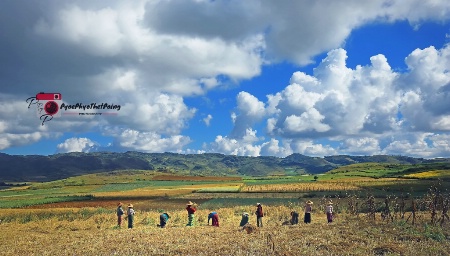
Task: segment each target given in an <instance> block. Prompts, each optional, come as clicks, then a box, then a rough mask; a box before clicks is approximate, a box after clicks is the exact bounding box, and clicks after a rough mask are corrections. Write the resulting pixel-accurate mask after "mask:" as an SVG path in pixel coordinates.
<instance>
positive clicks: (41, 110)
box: [36, 92, 62, 117]
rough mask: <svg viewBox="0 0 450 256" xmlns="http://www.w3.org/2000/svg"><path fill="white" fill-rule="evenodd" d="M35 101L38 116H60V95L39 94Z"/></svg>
mask: <svg viewBox="0 0 450 256" xmlns="http://www.w3.org/2000/svg"><path fill="white" fill-rule="evenodd" d="M36 100H37V105H38V108H37V109H38V116H42V115H50V116H52V117H54V116H60V115H61V112H59V106H60V104H61V100H62V97H61V93H44V92H40V93H38V94H36Z"/></svg>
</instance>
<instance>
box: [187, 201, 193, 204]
mask: <svg viewBox="0 0 450 256" xmlns="http://www.w3.org/2000/svg"><path fill="white" fill-rule="evenodd" d="M186 205H194V203H193V202H191V201H189V203H187V204H186Z"/></svg>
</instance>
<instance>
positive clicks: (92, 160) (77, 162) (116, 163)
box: [0, 151, 450, 182]
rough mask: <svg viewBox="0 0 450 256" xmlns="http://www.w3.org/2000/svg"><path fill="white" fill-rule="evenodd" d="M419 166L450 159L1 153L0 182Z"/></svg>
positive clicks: (263, 174) (314, 171) (303, 171)
mask: <svg viewBox="0 0 450 256" xmlns="http://www.w3.org/2000/svg"><path fill="white" fill-rule="evenodd" d="M365 162H376V163H392V164H411V165H413V164H421V163H435V162H450V158H436V159H424V158H413V157H408V156H389V155H374V156H350V155H336V156H325V157H309V156H305V155H302V154H292V155H290V156H287V157H284V158H279V157H273V156H259V157H249V156H235V155H223V154H217V153H205V154H177V153H142V152H135V151H129V152H124V153H116V152H92V153H79V152H76V153H75V152H74V153H64V154H54V155H49V156H42V155H8V154H4V153H0V181H7V182H23V181H51V180H57V179H64V178H68V177H72V176H77V175H83V174H90V173H99V172H106V171H116V170H130V169H131V170H157V171H161V172H167V173H178V174H185V175H205V176H206V175H213V176H219V175H220V176H223V175H228V176H230V175H233V176H235V175H248V176H268V175H299V174H318V173H324V172H327V171H330V170H332V169H335V168H337V167H340V166H344V165H350V164H354V163H365Z"/></svg>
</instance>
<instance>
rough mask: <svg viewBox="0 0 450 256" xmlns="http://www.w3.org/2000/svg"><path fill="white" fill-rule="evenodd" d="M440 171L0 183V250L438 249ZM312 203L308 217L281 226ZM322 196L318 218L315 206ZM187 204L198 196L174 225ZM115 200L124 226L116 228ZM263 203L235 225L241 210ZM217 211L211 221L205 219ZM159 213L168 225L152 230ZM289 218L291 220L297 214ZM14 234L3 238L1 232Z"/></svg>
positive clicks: (128, 175)
mask: <svg viewBox="0 0 450 256" xmlns="http://www.w3.org/2000/svg"><path fill="white" fill-rule="evenodd" d="M448 173H449V170H439V169H438V170H434V169H430V170H423V169H417V172H411V171H410V170H409V171H406V172H405V168H404V167H400V166H392V165H382V164H364V165H354V166H348V167H347V168H346V169H340V170H339V169H336V170H333V171H331V172H328V173H324V174H321V175H301V176H274V177H203V176H183V175H175V174H166V173H159V172H156V171H139V170H130V171H123V172H119V171H117V172H108V173H101V174H90V175H83V176H77V177H71V178H68V179H64V180H58V181H52V182H45V183H31V184H27V185H26V186H17V187H11V188H9V189H4V190H0V226H1V228H2V230H3V232H2V233H1V234H0V239H1V240H2V243H1V244H0V251H1V252H2V255H117V254H120V255H181V254H185V255H211V254H212V255H304V254H310V255H450V254H449V252H448V251H449V250H448V248H450V231H449V227H450V219H449V218H448V208H449V201H450V195H449V191H448V188H449V187H450V182H449V180H448ZM307 200H311V201H313V202H314V204H313V222H312V223H311V224H304V223H300V224H298V225H283V223H286V222H287V221H288V220H289V217H290V212H291V211H293V210H294V211H297V212H299V213H300V217H302V209H303V206H304V203H305V202H306V201H307ZM330 200H331V201H332V202H333V203H334V204H333V205H334V212H335V220H334V222H333V223H330V224H327V223H326V222H327V221H326V216H325V213H324V209H325V206H326V203H327V202H328V201H330ZM187 201H194V202H196V203H197V204H198V210H197V212H196V218H195V220H196V226H195V227H185V225H186V223H187V215H186V210H185V209H184V208H185V205H186V202H187ZM118 202H123V203H124V205H127V204H128V203H132V204H133V205H134V209H135V210H136V216H135V227H134V228H133V229H127V228H125V226H126V222H125V226H124V227H122V228H118V227H117V226H116V216H115V208H116V205H117V203H118ZM257 202H260V203H262V204H263V206H264V211H265V217H263V222H264V227H262V228H259V229H258V230H257V231H256V232H254V233H251V234H247V233H246V232H243V231H242V229H241V228H240V227H239V222H240V219H241V214H242V213H243V212H248V213H250V223H252V224H255V223H256V218H255V216H254V215H253V214H252V213H253V212H254V211H255V208H256V207H255V204H256V203H257ZM213 210H214V211H217V212H218V213H219V218H220V227H211V226H208V223H207V216H208V214H209V212H211V211H213ZM162 211H166V212H168V213H169V214H170V216H171V218H170V220H169V225H168V228H166V229H160V228H157V227H156V224H158V223H159V214H160V213H161V212H162ZM300 222H301V221H300ZM11 234H14V235H11Z"/></svg>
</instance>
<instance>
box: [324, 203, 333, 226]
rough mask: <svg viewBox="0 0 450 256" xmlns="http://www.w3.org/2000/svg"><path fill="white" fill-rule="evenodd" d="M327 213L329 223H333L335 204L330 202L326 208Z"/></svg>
mask: <svg viewBox="0 0 450 256" xmlns="http://www.w3.org/2000/svg"><path fill="white" fill-rule="evenodd" d="M325 209H326V211H327V220H328V223H331V222H333V202H331V201H330V202H328V204H327V207H326V208H325Z"/></svg>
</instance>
